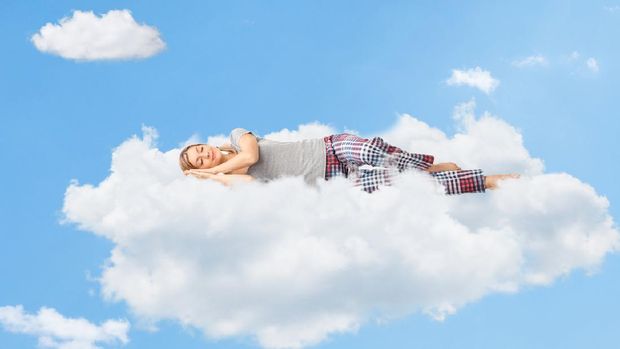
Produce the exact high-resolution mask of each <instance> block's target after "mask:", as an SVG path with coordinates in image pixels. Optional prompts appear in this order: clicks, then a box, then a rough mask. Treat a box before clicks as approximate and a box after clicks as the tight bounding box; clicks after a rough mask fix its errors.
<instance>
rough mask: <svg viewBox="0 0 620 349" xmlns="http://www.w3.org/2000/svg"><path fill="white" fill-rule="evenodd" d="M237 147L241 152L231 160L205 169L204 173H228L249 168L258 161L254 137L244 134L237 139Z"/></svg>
mask: <svg viewBox="0 0 620 349" xmlns="http://www.w3.org/2000/svg"><path fill="white" fill-rule="evenodd" d="M239 147H241V151H240V152H239V153H238V154H237V155H236V156H235V157H233V158H232V159H230V160H228V161H226V162H224V163H221V164H219V165H217V166H213V167H211V168H209V169H206V171H205V172H210V173H218V172H221V173H230V172H232V171H235V170H238V169H241V168H245V167H249V166H252V165H254V164H255V163H256V162H257V161H258V141H257V140H256V136H254V135H253V134H251V133H246V134H244V135H243V136H241V137H240V138H239Z"/></svg>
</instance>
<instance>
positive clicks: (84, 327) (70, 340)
mask: <svg viewBox="0 0 620 349" xmlns="http://www.w3.org/2000/svg"><path fill="white" fill-rule="evenodd" d="M0 325H2V327H4V329H5V330H7V331H9V332H13V333H22V334H29V335H33V336H37V337H38V339H39V347H43V348H58V349H64V348H72V349H96V348H99V347H98V346H96V345H95V343H97V342H102V343H110V344H116V343H117V342H120V343H122V344H127V343H128V342H129V340H128V338H127V331H129V323H128V322H127V321H126V320H107V321H105V322H104V323H102V324H101V325H99V326H97V325H94V324H92V323H91V322H89V321H88V320H86V319H83V318H78V319H75V318H66V317H64V316H63V315H61V314H59V313H58V312H57V311H56V310H54V309H52V308H47V307H42V308H41V309H39V312H38V313H37V314H36V315H30V314H27V313H25V312H24V309H23V307H22V306H21V305H17V306H4V307H0Z"/></svg>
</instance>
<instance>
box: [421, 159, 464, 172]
mask: <svg viewBox="0 0 620 349" xmlns="http://www.w3.org/2000/svg"><path fill="white" fill-rule="evenodd" d="M460 169H461V168H460V167H459V165H457V164H455V163H454V162H443V163H440V164H435V165H431V166H430V167H429V168H427V169H426V170H425V171H426V172H429V173H434V172H442V171H458V170H460Z"/></svg>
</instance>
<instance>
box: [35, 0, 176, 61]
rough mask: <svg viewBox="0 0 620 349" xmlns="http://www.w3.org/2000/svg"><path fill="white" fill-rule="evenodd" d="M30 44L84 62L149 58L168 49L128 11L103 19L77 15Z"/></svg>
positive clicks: (45, 30)
mask: <svg viewBox="0 0 620 349" xmlns="http://www.w3.org/2000/svg"><path fill="white" fill-rule="evenodd" d="M31 41H32V43H33V44H34V45H35V47H36V48H37V49H38V50H39V51H41V52H45V53H50V54H54V55H58V56H61V57H63V58H67V59H74V60H83V61H94V60H114V59H138V58H147V57H150V56H153V55H155V54H157V53H159V52H161V51H162V50H163V49H164V48H165V47H166V44H165V43H164V41H163V40H162V39H161V38H160V35H159V32H158V31H157V28H155V27H151V26H148V25H146V24H138V23H136V21H135V20H134V19H133V17H132V16H131V12H130V11H129V10H112V11H109V12H108V13H106V14H104V15H102V16H101V17H98V16H96V15H95V14H94V13H93V12H92V11H88V12H82V11H74V12H73V15H72V16H71V17H65V18H62V19H61V20H60V22H59V24H52V23H47V24H46V25H44V26H43V27H41V29H40V30H39V32H38V33H36V34H34V35H33V36H32V37H31Z"/></svg>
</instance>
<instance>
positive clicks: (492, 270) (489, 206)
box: [63, 101, 619, 348]
mask: <svg viewBox="0 0 620 349" xmlns="http://www.w3.org/2000/svg"><path fill="white" fill-rule="evenodd" d="M474 107H475V103H474V102H473V101H471V102H468V103H464V104H462V105H460V106H458V107H457V108H456V109H455V120H456V122H457V125H458V126H459V128H460V131H459V132H458V133H457V134H455V135H454V136H451V137H450V136H447V135H446V134H445V133H443V132H442V131H440V130H438V129H436V128H433V127H431V126H429V125H427V124H425V123H424V122H422V121H420V120H418V119H416V118H413V117H411V116H409V115H402V116H401V117H400V118H399V119H398V120H397V122H396V124H395V125H394V126H393V128H392V129H390V130H388V131H386V132H383V133H382V134H379V135H381V136H383V137H384V139H386V140H387V141H388V142H391V143H393V144H395V145H398V146H401V147H403V148H405V149H408V150H411V151H416V152H427V153H431V154H435V155H436V156H437V159H436V160H437V161H455V162H457V163H458V164H460V165H461V166H462V167H463V168H477V167H480V168H483V169H486V170H488V172H489V173H494V172H519V173H523V174H524V176H523V178H521V179H519V180H507V181H504V182H502V185H501V188H500V189H499V190H496V191H488V192H487V193H484V194H467V195H460V196H446V195H444V194H443V191H442V188H441V187H440V186H439V185H437V184H436V183H434V182H432V181H431V180H430V179H429V177H428V176H427V175H426V174H423V173H422V174H421V173H416V172H408V173H405V174H403V175H402V176H400V177H399V178H398V181H397V182H396V184H395V185H394V186H393V187H384V188H382V189H381V190H379V191H377V192H374V193H372V194H367V193H365V192H363V191H361V190H359V189H358V188H355V187H352V186H351V184H350V183H349V182H348V181H347V180H346V179H343V178H338V179H336V180H333V181H329V182H319V185H318V187H310V186H307V185H306V184H305V183H304V181H303V179H302V178H284V179H280V180H277V181H272V182H270V183H266V184H263V183H243V184H239V185H237V186H233V187H231V188H229V187H224V186H222V185H219V184H217V183H213V182H208V181H200V180H197V179H195V178H190V177H185V176H183V175H182V174H181V172H180V170H179V168H178V165H177V157H178V149H172V150H169V151H166V152H162V151H160V150H159V149H157V147H156V145H155V140H156V136H157V135H156V133H155V131H154V130H153V129H149V128H146V129H145V130H144V132H145V133H144V136H143V137H142V138H139V137H132V138H131V139H129V140H127V141H125V142H123V143H122V144H121V145H120V146H119V147H117V148H116V149H115V150H114V152H113V156H112V166H111V173H110V175H109V176H108V177H107V178H106V179H105V180H104V181H102V182H101V183H99V184H96V185H90V184H83V185H81V184H79V183H77V182H74V183H72V184H71V185H70V186H69V187H68V188H67V191H66V194H65V202H64V207H63V211H64V213H65V216H66V219H67V221H69V222H74V223H77V224H78V225H79V227H80V228H81V229H83V230H86V231H90V232H93V233H95V234H98V235H101V236H104V237H106V238H107V239H110V240H111V241H113V242H114V244H115V247H114V249H113V251H112V253H111V256H110V258H109V260H108V261H107V263H106V264H105V267H104V268H103V271H102V274H101V276H100V280H99V281H100V284H101V287H102V294H103V296H104V297H105V298H106V299H108V300H114V301H124V302H126V303H127V304H128V306H129V307H130V308H131V310H132V313H134V314H136V315H137V317H138V318H139V320H140V321H146V322H147V323H148V322H149V321H152V322H154V323H155V322H156V321H158V320H160V319H176V320H177V321H179V322H180V323H182V324H184V325H188V326H193V327H197V328H200V329H202V330H203V331H204V333H205V334H206V335H208V336H210V337H212V338H220V337H228V336H245V335H250V336H255V338H256V340H257V341H258V343H259V344H260V345H261V346H263V347H267V348H291V347H303V346H308V345H312V344H314V343H318V342H320V341H321V340H323V339H325V338H326V337H327V336H328V335H329V334H330V333H337V332H349V331H355V330H357V329H358V328H359V327H360V326H362V325H363V324H364V323H366V322H367V321H371V320H381V321H385V320H389V319H392V318H397V317H402V316H406V315H407V314H411V313H414V312H424V313H427V314H429V315H430V316H433V317H434V318H436V319H439V320H441V319H443V318H444V317H445V316H447V315H450V314H452V313H454V312H456V311H457V310H458V309H459V308H461V307H463V306H465V305H466V304H467V303H470V302H473V301H476V300H478V299H480V298H481V297H484V296H485V295H488V294H491V293H497V292H517V291H518V290H519V289H520V288H521V287H523V286H527V285H546V284H549V283H552V282H553V281H554V279H555V278H557V277H559V276H561V275H565V274H567V273H570V272H571V271H574V270H575V269H584V270H586V271H587V272H589V273H592V272H595V271H597V268H598V267H599V266H600V264H601V262H602V260H603V258H604V256H605V255H606V254H607V253H610V252H612V251H614V250H615V249H617V248H618V241H619V240H618V236H619V235H618V231H617V230H616V229H615V226H614V223H613V221H612V218H611V217H610V215H609V214H608V205H609V203H608V201H607V200H606V199H605V198H604V197H602V196H600V195H599V194H597V193H596V191H595V190H594V189H593V188H592V187H591V186H589V185H588V184H586V183H583V182H581V181H580V180H578V179H577V178H574V177H572V176H570V175H568V174H565V173H553V174H544V173H543V164H542V161H541V160H539V159H536V158H532V157H531V156H530V155H529V153H528V151H527V150H526V149H525V148H524V146H523V142H522V138H521V135H520V134H519V132H518V131H517V130H516V129H515V128H514V127H512V126H511V125H509V124H507V123H506V122H504V121H502V120H501V119H499V118H497V117H493V116H491V115H489V114H488V113H485V114H484V115H482V116H480V117H476V116H475V115H474V114H473V112H474ZM334 132H335V130H333V129H332V128H330V127H328V126H325V125H320V124H310V125H302V126H300V127H299V130H297V131H289V130H282V131H280V132H274V133H272V134H270V135H268V136H269V137H272V138H276V139H278V138H279V139H293V138H297V139H299V138H304V137H307V136H308V135H309V134H311V136H312V137H316V136H317V134H321V135H323V134H328V133H334ZM369 136H374V135H369ZM211 140H212V141H215V140H217V141H223V140H224V139H223V137H221V136H215V137H213V138H211Z"/></svg>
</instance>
